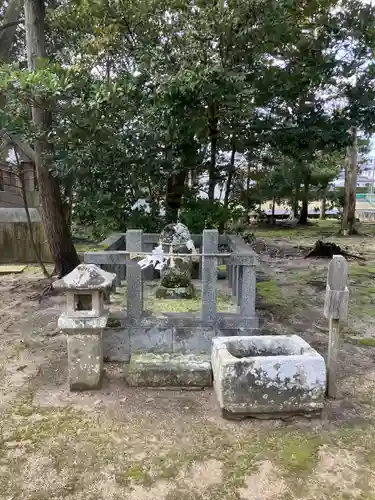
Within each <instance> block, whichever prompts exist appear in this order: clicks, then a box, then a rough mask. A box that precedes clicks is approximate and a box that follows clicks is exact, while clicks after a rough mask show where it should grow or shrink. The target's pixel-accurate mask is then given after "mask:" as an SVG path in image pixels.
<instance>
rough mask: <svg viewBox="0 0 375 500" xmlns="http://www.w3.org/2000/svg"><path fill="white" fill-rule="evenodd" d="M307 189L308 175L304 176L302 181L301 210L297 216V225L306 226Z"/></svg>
mask: <svg viewBox="0 0 375 500" xmlns="http://www.w3.org/2000/svg"><path fill="white" fill-rule="evenodd" d="M309 187H310V175H306V177H305V180H304V188H303V196H302V209H301V214H300V216H299V220H298V224H307V217H308V215H309Z"/></svg>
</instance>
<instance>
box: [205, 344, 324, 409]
mask: <svg viewBox="0 0 375 500" xmlns="http://www.w3.org/2000/svg"><path fill="white" fill-rule="evenodd" d="M211 365H212V371H213V379H214V388H215V392H216V396H217V399H218V401H219V404H220V407H221V409H222V412H223V416H224V417H227V418H240V417H244V416H254V417H262V416H263V417H269V418H272V417H277V416H282V415H283V414H291V413H292V414H293V413H294V414H299V413H317V412H319V411H320V410H321V409H322V408H323V406H324V398H325V393H326V377H327V376H326V366H325V362H324V359H323V357H322V356H321V355H320V354H319V353H318V352H317V351H315V349H313V348H312V347H311V346H310V345H309V344H308V343H307V342H305V341H304V340H303V339H302V338H301V337H299V336H298V335H280V336H277V335H275V336H273V335H265V336H248V337H244V336H240V337H219V338H215V339H213V341H212V353H211Z"/></svg>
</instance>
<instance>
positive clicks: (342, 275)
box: [324, 255, 349, 398]
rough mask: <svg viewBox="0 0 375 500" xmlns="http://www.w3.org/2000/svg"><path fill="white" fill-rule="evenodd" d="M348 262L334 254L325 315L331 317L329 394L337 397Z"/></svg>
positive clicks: (345, 308)
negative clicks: (341, 324)
mask: <svg viewBox="0 0 375 500" xmlns="http://www.w3.org/2000/svg"><path fill="white" fill-rule="evenodd" d="M347 285H348V263H347V262H346V260H345V257H343V256H342V255H334V256H333V258H332V260H331V262H330V263H329V266H328V275H327V287H326V296H325V301H324V316H325V317H326V318H328V319H329V340H328V362H327V367H328V386H327V395H328V396H329V397H330V398H336V397H337V375H338V368H339V352H340V343H341V342H340V320H345V319H346V318H347V316H348V301H349V290H348V286H347Z"/></svg>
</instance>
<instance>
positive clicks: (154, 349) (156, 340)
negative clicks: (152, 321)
mask: <svg viewBox="0 0 375 500" xmlns="http://www.w3.org/2000/svg"><path fill="white" fill-rule="evenodd" d="M172 343H173V329H172V328H160V327H158V325H155V326H153V327H151V328H136V327H134V328H132V329H131V334H130V349H131V353H132V355H133V354H137V353H147V352H151V353H161V352H167V353H168V352H170V353H171V352H172Z"/></svg>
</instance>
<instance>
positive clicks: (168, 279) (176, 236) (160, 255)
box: [139, 223, 196, 299]
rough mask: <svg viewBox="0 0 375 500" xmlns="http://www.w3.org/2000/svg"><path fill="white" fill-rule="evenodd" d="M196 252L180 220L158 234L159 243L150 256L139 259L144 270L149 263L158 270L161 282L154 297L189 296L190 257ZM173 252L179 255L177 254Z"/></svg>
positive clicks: (190, 294)
mask: <svg viewBox="0 0 375 500" xmlns="http://www.w3.org/2000/svg"><path fill="white" fill-rule="evenodd" d="M195 253H196V250H195V246H194V242H193V240H192V238H191V235H190V232H189V230H188V228H187V227H186V226H184V225H183V224H181V223H177V224H168V225H167V226H165V228H164V229H163V231H162V232H161V234H160V242H159V246H157V247H156V248H155V249H154V251H153V252H152V255H151V256H150V257H147V258H146V259H143V260H142V261H140V262H139V265H140V266H141V267H142V269H144V268H145V267H148V266H150V265H153V266H154V267H155V269H156V270H158V271H160V276H161V283H160V285H159V287H158V288H157V290H156V297H158V298H165V299H180V298H185V299H189V298H193V297H194V295H195V288H194V286H193V283H192V276H191V273H192V265H193V260H192V257H190V256H189V255H188V254H191V255H192V256H193V255H194V254H195ZM175 254H181V257H179V256H176V255H175Z"/></svg>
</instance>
